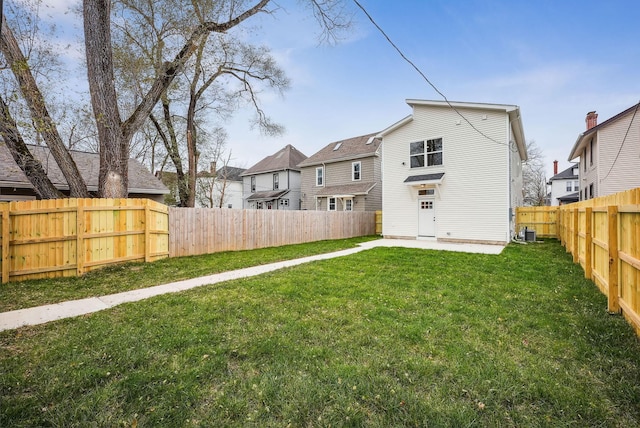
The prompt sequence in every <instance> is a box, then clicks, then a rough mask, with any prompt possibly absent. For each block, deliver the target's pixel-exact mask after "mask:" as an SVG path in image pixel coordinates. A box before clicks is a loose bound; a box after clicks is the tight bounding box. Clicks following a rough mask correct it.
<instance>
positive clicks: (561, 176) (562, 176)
mask: <svg viewBox="0 0 640 428" xmlns="http://www.w3.org/2000/svg"><path fill="white" fill-rule="evenodd" d="M577 166H578V165H577V164H574V165H571V166H570V167H569V168H567V169H565V170H564V171H562V172H559V173H557V174H556V175H554V176H553V177H551V178H550V179H549V181H553V180H567V179H573V180H575V179H577V178H578V176H577V175H575V174H574V173H573V168H576V167H577Z"/></svg>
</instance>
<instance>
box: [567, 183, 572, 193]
mask: <svg viewBox="0 0 640 428" xmlns="http://www.w3.org/2000/svg"><path fill="white" fill-rule="evenodd" d="M571 189H573V181H567V192H570V191H571Z"/></svg>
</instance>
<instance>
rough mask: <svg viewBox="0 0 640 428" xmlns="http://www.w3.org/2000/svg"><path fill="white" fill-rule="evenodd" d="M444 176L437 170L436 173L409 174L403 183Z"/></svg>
mask: <svg viewBox="0 0 640 428" xmlns="http://www.w3.org/2000/svg"><path fill="white" fill-rule="evenodd" d="M442 177H444V172H438V173H436V174H424V175H411V176H409V177H407V178H406V180H404V182H405V183H413V182H414V181H434V180H440V179H441V178H442Z"/></svg>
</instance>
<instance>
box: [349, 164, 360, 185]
mask: <svg viewBox="0 0 640 428" xmlns="http://www.w3.org/2000/svg"><path fill="white" fill-rule="evenodd" d="M361 170H362V164H361V163H360V162H352V163H351V180H353V181H358V180H360V171H361Z"/></svg>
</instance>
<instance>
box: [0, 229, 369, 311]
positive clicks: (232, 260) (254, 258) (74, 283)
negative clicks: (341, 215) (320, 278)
mask: <svg viewBox="0 0 640 428" xmlns="http://www.w3.org/2000/svg"><path fill="white" fill-rule="evenodd" d="M378 238H379V237H378V236H363V237H357V238H350V239H335V240H331V241H319V242H312V243H308V244H298V245H287V246H284V247H272V248H262V249H259V250H251V251H233V252H224V253H214V254H205V255H202V256H193V257H177V258H170V259H163V260H159V261H157V262H154V263H124V264H120V265H115V266H110V267H106V268H103V269H98V270H94V271H91V272H89V273H87V274H86V275H84V276H82V277H66V278H55V279H48V280H32V281H22V282H11V283H8V284H0V312H6V311H12V310H15V309H24V308H29V307H32V306H40V305H45V304H50V303H59V302H64V301H66V300H75V299H84V298H86V297H94V296H105V295H107V294H114V293H120V292H123V291H129V290H135V289H138V288H144V287H151V286H154V285H160V284H166V283H169V282H175V281H181V280H183V279H191V278H196V277H199V276H205V275H212V274H215V273H220V272H226V271H230V270H235V269H242V268H246V267H250V266H257V265H263V264H268V263H274V262H280V261H283V260H291V259H296V258H300V257H307V256H313V255H316V254H324V253H331V252H333V251H340V250H344V249H347V248H353V247H355V246H357V245H358V244H359V243H360V242H365V241H370V240H373V239H378Z"/></svg>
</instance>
